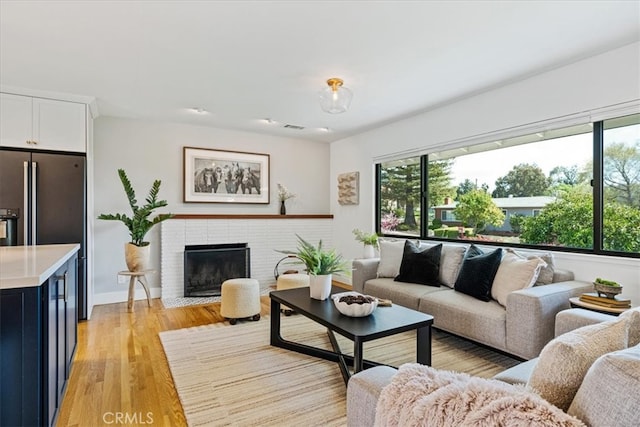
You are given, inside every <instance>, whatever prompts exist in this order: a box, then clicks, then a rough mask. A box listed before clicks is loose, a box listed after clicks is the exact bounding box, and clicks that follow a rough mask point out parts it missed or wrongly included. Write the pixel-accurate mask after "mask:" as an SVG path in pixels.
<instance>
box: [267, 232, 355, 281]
mask: <svg viewBox="0 0 640 427" xmlns="http://www.w3.org/2000/svg"><path fill="white" fill-rule="evenodd" d="M296 237H297V238H298V246H297V250H296V251H278V252H280V253H283V254H287V255H295V256H296V257H297V258H299V259H300V261H302V263H303V264H304V265H305V266H306V268H307V272H308V273H309V274H315V275H316V276H319V275H325V274H333V273H342V272H347V271H348V270H347V264H346V262H345V261H344V260H343V259H342V255H340V254H338V253H337V252H336V251H335V249H330V250H325V249H323V248H322V240H320V241H319V242H318V246H314V245H313V244H311V243H309V242H307V241H306V240H304V239H303V238H302V237H300V236H299V235H297V234H296Z"/></svg>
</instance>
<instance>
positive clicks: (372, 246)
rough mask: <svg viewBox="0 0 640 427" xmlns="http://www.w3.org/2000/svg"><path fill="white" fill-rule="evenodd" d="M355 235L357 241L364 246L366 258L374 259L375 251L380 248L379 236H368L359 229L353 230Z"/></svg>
mask: <svg viewBox="0 0 640 427" xmlns="http://www.w3.org/2000/svg"><path fill="white" fill-rule="evenodd" d="M353 234H354V236H355V237H356V240H357V241H358V242H361V243H362V244H363V245H364V258H374V257H375V250H376V249H377V248H378V235H377V234H375V233H373V234H368V233H365V232H364V231H362V230H359V229H357V228H356V229H354V230H353Z"/></svg>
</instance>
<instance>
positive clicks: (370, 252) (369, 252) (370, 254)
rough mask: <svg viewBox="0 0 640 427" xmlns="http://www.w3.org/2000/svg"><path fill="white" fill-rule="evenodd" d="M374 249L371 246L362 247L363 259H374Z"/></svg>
mask: <svg viewBox="0 0 640 427" xmlns="http://www.w3.org/2000/svg"><path fill="white" fill-rule="evenodd" d="M375 257H376V248H375V247H374V246H373V245H364V253H363V258H375Z"/></svg>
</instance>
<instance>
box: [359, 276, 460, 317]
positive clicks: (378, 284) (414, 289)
mask: <svg viewBox="0 0 640 427" xmlns="http://www.w3.org/2000/svg"><path fill="white" fill-rule="evenodd" d="M441 289H448V288H444V287H438V288H436V287H434V286H424V285H419V284H417V283H405V282H396V281H394V280H393V279H390V278H388V277H383V278H379V279H370V280H367V282H366V283H365V284H364V293H365V294H369V295H375V296H376V297H378V298H386V299H390V300H391V301H392V302H393V304H398V305H401V306H403V307H407V308H410V309H412V310H417V309H418V303H419V302H420V297H421V296H423V295H426V294H429V293H432V292H439V291H440V290H441Z"/></svg>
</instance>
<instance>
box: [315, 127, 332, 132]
mask: <svg viewBox="0 0 640 427" xmlns="http://www.w3.org/2000/svg"><path fill="white" fill-rule="evenodd" d="M318 130H319V131H320V132H331V129H329V128H328V127H326V126H325V127H323V128H319V129H318Z"/></svg>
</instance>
